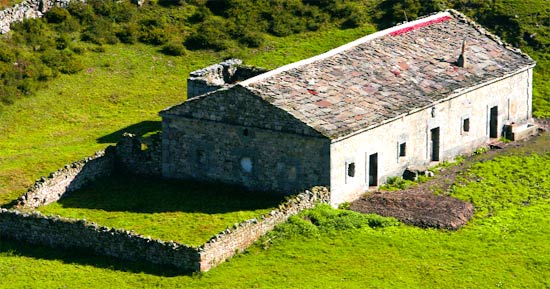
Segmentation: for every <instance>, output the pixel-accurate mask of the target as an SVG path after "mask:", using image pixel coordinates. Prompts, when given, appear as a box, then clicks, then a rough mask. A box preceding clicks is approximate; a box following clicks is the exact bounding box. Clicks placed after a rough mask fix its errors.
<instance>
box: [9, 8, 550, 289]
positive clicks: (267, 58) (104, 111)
mask: <svg viewBox="0 0 550 289" xmlns="http://www.w3.org/2000/svg"><path fill="white" fill-rule="evenodd" d="M105 2H108V1H105ZM204 2H206V1H199V0H197V1H168V0H167V1H158V3H159V4H162V5H157V4H155V3H156V2H151V4H150V5H152V7H149V8H147V9H150V10H147V9H146V13H144V14H139V15H137V14H136V15H137V16H136V17H137V18H136V19H135V20H136V21H137V22H136V23H138V24H139V25H150V26H155V27H156V26H159V27H162V30H155V29H151V31H157V34H155V35H151V34H147V35H140V34H139V33H138V34H136V35H135V36H136V39H135V41H134V42H132V41H127V42H128V43H124V42H123V41H122V40H121V39H126V38H125V37H128V36H129V35H127V34H123V33H122V34H121V31H125V30H123V29H122V28H124V29H129V30H128V31H133V30H132V28H131V27H132V25H129V24H131V23H126V24H125V23H120V22H117V23H118V24H117V25H114V26H112V27H117V28H120V29H121V30H118V31H109V30H107V31H105V30H101V28H105V23H106V22H105V21H107V22H108V21H111V22H112V21H115V22H116V20H115V18H110V19H103V20H102V21H89V23H87V24H85V22H82V21H81V20H79V23H78V30H74V31H72V32H70V33H69V34H68V35H66V36H67V37H68V38H67V39H65V40H69V41H68V42H67V43H68V46H66V47H64V48H63V45H61V46H60V48H61V49H57V44H56V43H45V44H44V43H35V42H32V41H30V42H29V43H27V40H32V39H33V38H32V37H27V36H33V35H35V34H36V33H38V34H40V31H42V30H34V28H33V27H35V25H36V24H33V25H27V26H25V25H22V26H21V28H20V31H21V33H20V34H19V36H13V37H15V39H19V40H21V39H26V40H25V41H23V40H21V41H11V40H9V39H7V40H6V39H4V40H3V41H5V42H2V43H3V44H2V45H8V46H9V48H5V47H4V48H5V49H4V48H3V49H1V50H0V59H2V57H3V56H2V52H5V51H19V52H17V53H14V54H13V55H11V56H10V55H7V56H5V57H7V58H6V59H7V60H9V61H12V60H13V59H12V58H11V57H15V58H20V59H24V60H27V61H29V62H30V63H33V64H32V65H31V64H29V66H28V67H31V68H33V69H34V70H33V69H30V68H29V70H28V71H27V72H33V73H32V74H31V75H30V76H28V77H26V78H25V77H23V75H26V74H13V73H12V72H13V71H12V70H11V69H12V67H11V66H4V67H8V68H9V69H8V68H7V70H5V71H4V70H1V69H0V75H2V80H3V81H5V80H6V79H11V78H5V77H6V76H7V75H11V74H10V73H12V74H13V76H14V77H15V78H14V79H15V80H16V81H15V80H14V81H15V82H13V83H15V85H14V86H13V87H12V88H13V89H18V91H19V94H17V93H15V94H6V95H8V96H12V95H15V96H17V97H15V98H14V99H12V100H13V101H11V104H2V105H0V205H1V204H5V203H8V202H10V201H11V200H13V199H14V198H16V197H18V196H19V195H21V194H22V193H23V192H24V191H25V189H26V188H27V187H28V186H29V185H31V184H32V182H33V181H34V180H35V179H36V178H38V177H40V176H42V175H47V174H48V173H49V172H51V171H53V170H56V169H57V168H59V167H61V166H63V165H64V164H66V163H69V162H72V161H74V160H77V159H80V158H82V157H84V156H87V155H90V154H92V153H93V152H94V151H96V150H99V149H102V148H104V147H105V146H106V145H107V144H108V143H112V142H115V141H116V139H117V138H118V136H119V135H120V134H121V133H122V132H123V131H125V130H130V131H132V130H134V131H136V132H138V133H144V132H146V131H148V130H155V129H158V127H159V125H158V122H159V118H158V116H157V112H158V111H159V110H161V109H163V108H165V107H167V106H169V105H173V104H175V103H178V102H180V101H182V100H184V98H185V91H186V83H185V78H186V77H187V75H188V73H189V72H190V71H192V70H194V69H197V68H201V67H204V66H206V65H209V64H212V63H215V62H218V61H220V60H222V59H224V58H226V57H230V56H237V57H241V58H243V59H245V62H246V63H248V64H253V65H259V66H264V67H267V68H274V67H277V66H280V65H282V64H286V63H289V62H293V61H296V60H299V59H302V58H305V57H308V56H312V55H315V54H318V53H320V52H323V51H326V50H328V49H330V48H333V47H335V46H338V45H340V44H344V43H346V42H349V41H351V40H353V39H356V38H358V37H359V36H362V35H365V34H368V33H370V32H372V31H374V29H375V28H374V27H380V28H381V27H384V26H387V25H390V24H391V22H395V21H401V20H403V19H402V18H401V17H404V13H402V12H403V10H405V11H407V13H406V14H407V16H408V18H409V19H411V18H414V17H415V15H421V14H423V13H425V12H429V11H431V10H433V9H436V8H438V7H440V6H445V5H447V6H452V7H455V8H457V9H459V10H461V11H464V12H465V13H467V14H469V15H471V16H473V17H475V18H476V19H478V20H479V21H480V22H482V23H483V24H485V25H487V26H489V27H490V28H491V29H493V30H494V31H496V32H497V33H498V34H500V35H502V36H503V37H504V38H505V39H507V40H508V41H510V42H512V43H516V44H517V45H519V46H520V47H522V49H524V50H525V51H527V52H529V53H530V54H531V55H532V56H533V57H534V58H535V59H536V60H537V61H538V63H539V64H538V66H537V68H536V71H535V98H534V104H535V107H534V108H535V111H536V114H537V115H539V116H549V115H550V74H549V72H548V67H549V66H548V64H549V62H550V56H549V53H550V52H549V50H548V47H549V46H548V43H549V39H550V37H549V29H548V27H549V26H550V23H549V22H548V21H549V20H548V19H549V18H548V15H549V13H548V9H549V7H548V5H546V4H547V1H546V0H530V1H518V0H497V1H481V0H479V1H424V0H422V1H420V0H419V1H414V0H404V1H401V0H400V1H397V0H395V1H343V0H342V1H305V0H304V1H269V3H271V4H273V5H275V6H273V7H271V6H269V9H270V10H269V9H268V10H265V9H264V8H265V7H264V8H262V9H264V10H265V11H268V12H269V13H267V14H266V13H265V11H264V10H262V9H261V7H256V6H254V5H260V6H261V5H267V4H266V3H267V2H266V1H244V0H243V1H219V2H216V1H213V2H210V4H208V5H209V6H208V5H205V3H204ZM297 2H300V3H301V4H300V3H297ZM212 3H236V4H235V5H234V6H231V5H227V6H223V7H219V6H216V5H214V6H213V5H212ZM285 3H286V4H285ZM292 3H294V4H292ZM304 3H312V4H315V5H309V6H312V7H309V8H307V9H305V10H303V9H302V7H303V5H305V4H304ZM323 3H324V4H334V3H336V4H338V5H336V4H335V5H336V6H338V7H333V8H330V9H326V7H319V6H318V5H319V4H323ZM339 3H340V4H342V3H347V4H345V5H343V4H342V5H340V4H339ZM350 3H352V4H350ZM365 3H367V4H365ZM491 3H495V4H494V5H491ZM420 4H422V5H420ZM154 5H156V6H154ZM239 5H240V6H239ZM285 5H286V6H285ZM361 5H365V6H361ZM313 6H315V7H317V8H315V7H313ZM348 6H349V7H352V6H356V8H349V7H348ZM235 7H237V8H238V7H240V8H239V9H237V8H235ZM255 7H256V8H255ZM327 7H328V6H327ZM346 7H348V8H346ZM283 8H284V9H283ZM382 8H383V9H382ZM155 9H158V10H155ZM292 9H294V10H292ZM354 9H355V10H362V11H363V12H361V13H359V14H357V13H355V12H354V13H350V12H349V11H352V12H353V11H355V10H354ZM329 10H330V11H329ZM147 11H149V12H147ZM262 11H263V12H262ZM285 11H286V12H285ZM288 11H295V12H296V13H291V14H292V15H290V16H292V17H290V16H289V15H288ZM299 11H305V12H303V13H301V12H300V13H299ZM331 11H332V12H331ZM336 11H341V12H339V13H342V14H339V13H336ZM346 11H347V12H346ZM276 12H277V13H276ZM136 13H137V12H136ZM140 13H141V12H140ZM155 13H157V14H155ZM246 13H251V15H261V17H263V18H254V17H244V16H240V15H247V14H246ZM262 13H263V14H262ZM346 13H347V14H346ZM83 15H85V14H83ZM163 15H164V16H165V17H160V16H163ZM166 15H168V16H166ZM354 15H362V17H359V19H355V20H354V17H352V16H354ZM388 15H390V16H391V17H389V16H388ZM402 15H403V16H402ZM516 15H517V17H516ZM141 17H143V18H141ZM155 18H159V19H162V21H160V22H155V21H153V22H147V21H142V20H151V21H152V20H154V19H155ZM291 18H292V19H294V20H293V21H290V22H289V23H291V24H292V23H294V24H292V25H290V24H288V25H287V23H286V22H284V21H283V22H281V21H279V20H280V19H291ZM83 19H84V18H83ZM181 19H184V21H179V20H181ZM205 19H207V20H208V21H207V22H206V23H207V24H203V20H205ZM247 19H256V20H257V22H252V23H243V22H239V21H246V20H247ZM266 19H267V20H266ZM277 19H279V20H277ZM308 19H316V20H315V21H313V22H311V20H309V23H308ZM35 21H41V20H35ZM55 21H57V20H55ZM55 21H54V20H51V21H50V22H48V21H44V22H43V23H42V24H38V25H37V26H39V27H40V29H45V30H44V31H45V32H44V33H46V34H47V35H50V36H51V37H49V39H54V40H55V39H57V38H60V37H59V36H62V35H65V34H63V33H61V32H60V31H61V30H59V29H61V28H63V27H60V26H63V25H60V23H55ZM139 21H142V22H139ZM226 21H228V22H226ZM317 21H318V22H317ZM172 22H177V23H180V24H178V25H176V26H172V25H171V23H172ZM271 23H277V25H275V24H271ZM316 23H317V24H318V25H316ZM73 24H74V23H73ZM236 24H242V25H240V26H239V25H236ZM255 24H257V25H255ZM102 25H103V26H102ZM241 26H243V27H250V26H257V27H254V29H250V31H249V32H250V33H252V34H253V35H259V36H260V37H259V39H261V41H260V43H253V42H251V38H250V36H251V35H247V34H246V33H244V31H239V30H238V29H235V28H236V27H241ZM353 26H357V27H356V28H349V27H353ZM224 27H226V28H224ZM35 28H36V27H35ZM73 28H74V27H73ZM134 28H135V29H137V30H136V31H138V32H139V31H140V30H139V26H138V27H134ZM157 28H158V27H157ZM341 28H346V29H341ZM75 29H76V28H75ZM198 29H202V30H204V29H210V30H209V34H207V35H209V36H210V38H208V39H203V40H204V42H201V43H203V44H204V45H205V46H204V47H210V48H211V49H207V50H205V49H198V47H197V46H193V42H191V43H186V39H187V37H188V36H192V35H193V33H194V32H195V31H198ZM224 29H231V31H225V30H224ZM145 31H148V30H145ZM86 32H87V33H88V38H86V37H84V38H82V34H85V33H86ZM92 32H93V33H94V34H92ZM117 32H118V35H117ZM210 32H211V33H210ZM225 32H230V33H234V34H232V35H234V37H231V38H230V39H228V38H227V36H226V35H225V34H223V33H225ZM15 33H19V32H18V31H17V29H16V31H14V34H15ZM33 33H35V34H33ZM136 33H137V32H136ZM163 33H164V34H168V35H169V36H170V37H169V39H164V40H162V38H161V39H160V40H162V41H164V42H163V43H160V44H158V45H154V44H150V43H148V41H149V42H150V41H155V40H154V39H155V37H157V36H159V34H160V35H162V34H163ZM220 33H221V34H220ZM534 33H536V34H535V35H534V36H532V35H533V34H534ZM96 34H97V35H103V36H102V37H98V38H94V37H91V36H93V35H96ZM97 35H96V36H97ZM113 35H114V36H115V37H116V38H112V36H113ZM220 35H222V36H223V37H222V38H221V40H223V41H221V42H217V41H213V42H212V43H210V41H212V40H217V39H218V36H220ZM146 36H147V37H146ZM195 36H196V35H195ZM17 37H19V38H17ZM119 37H120V38H119ZM140 37H143V39H145V40H147V41H141V40H139V38H140ZM12 39H13V38H12ZM252 39H256V38H254V37H253V38H252ZM127 40H128V39H127ZM130 40H131V38H130ZM195 40H197V39H196V38H195ZM199 40H200V39H199ZM207 40H208V41H207ZM10 41H11V42H10ZM60 41H61V42H62V41H63V40H60ZM162 41H161V42H162ZM111 43H112V44H111ZM61 44H63V43H61ZM186 44H187V46H186ZM194 44H196V42H195V43H194ZM43 45H44V46H48V47H49V48H50V49H44V50H41V48H40V47H42V46H43ZM49 45H52V46H51V47H50V46H49ZM170 46H172V47H171V48H170ZM255 46H258V47H255ZM166 47H168V48H170V49H168V50H165V49H166ZM243 47H244V48H243ZM51 49H53V50H51ZM54 50H55V53H54V52H52V51H54ZM48 51H49V53H51V54H48V53H46V52H48ZM63 51H65V52H63ZM167 51H168V53H167ZM180 52H181V54H182V55H180V56H172V55H170V54H179V53H180ZM52 55H54V56H59V57H61V58H60V59H61V60H66V59H67V58H64V57H71V58H70V59H72V60H74V61H76V62H75V63H74V64H77V68H78V69H76V70H65V72H63V71H61V70H62V69H63V67H62V66H59V65H58V62H56V61H53V60H55V59H58V58H51V57H50V56H52ZM58 60H59V59H58ZM9 61H8V62H5V61H4V62H2V60H0V62H2V63H11V64H13V62H9ZM56 63H57V64H56ZM33 65H34V66H33ZM10 71H11V72H10ZM14 71H15V72H19V70H14ZM34 72H39V73H42V74H43V75H45V78H44V77H43V78H41V80H39V79H38V78H37V79H33V78H32V77H34V76H35V75H37V74H36V73H34ZM2 73H4V74H2ZM38 75H40V74H38ZM18 77H19V78H18ZM9 83H10V85H11V83H12V82H9ZM31 84H32V85H31ZM5 87H7V85H6V82H4V86H1V87H0V88H5ZM0 90H1V89H0ZM12 92H13V91H12ZM27 92H28V94H26V93H27ZM0 96H2V91H0ZM7 103H9V101H8V102H7ZM545 145H548V144H547V143H546V144H545ZM548 163H550V159H548V154H544V155H541V156H529V157H525V156H519V157H506V158H503V159H501V160H497V161H494V162H488V163H486V164H485V163H484V164H480V166H479V167H476V168H474V169H473V170H472V171H471V173H472V174H476V175H479V181H477V182H472V183H469V184H467V185H465V186H464V187H461V188H457V189H456V191H455V192H454V193H455V195H456V196H458V197H461V198H463V199H467V200H471V201H473V202H474V204H476V206H478V207H481V208H482V210H481V211H479V212H478V214H477V215H476V219H475V220H474V221H473V222H472V223H471V224H470V225H468V226H467V227H466V228H465V229H463V230H461V231H459V232H454V233H452V232H444V231H437V230H423V229H418V228H412V227H407V226H388V227H384V228H376V229H372V228H370V226H363V225H361V224H362V223H361V222H362V221H361V220H356V221H353V222H352V225H350V226H344V227H340V228H334V226H333V225H331V224H330V223H331V222H328V223H329V224H328V225H327V224H324V225H319V226H314V227H312V226H313V225H311V224H307V223H305V224H304V223H303V222H301V221H300V219H299V218H295V219H294V220H293V221H292V222H290V223H289V224H287V225H284V226H282V227H281V228H280V229H279V230H278V231H277V232H275V233H274V234H273V235H271V236H270V237H268V238H266V239H265V240H264V241H263V242H262V243H260V244H258V245H257V246H255V247H253V248H251V249H250V250H249V252H248V253H246V254H243V255H241V256H239V257H237V258H234V259H233V260H231V261H230V262H228V263H225V264H223V265H221V266H220V267H218V268H216V269H214V270H213V271H212V272H209V273H206V274H198V275H194V276H176V277H174V276H171V274H174V272H171V271H170V270H168V271H164V269H162V270H161V269H158V268H151V267H148V266H145V265H142V264H127V263H121V262H116V261H113V260H106V259H104V258H100V257H95V256H88V255H86V254H81V253H78V252H61V251H55V250H49V249H48V250H45V249H43V248H40V247H34V246H27V245H22V244H17V243H15V242H10V241H6V240H0V278H1V279H2V282H1V283H0V287H6V288H17V287H29V286H31V285H29V284H32V287H34V288H40V287H43V288H58V287H70V288H75V287H76V288H80V287H88V288H91V287H105V288H136V287H147V288H150V287H166V288H178V287H181V288H204V287H212V288H227V287H232V288H239V287H241V288H251V287H252V288H254V287H256V288H315V287H323V288H365V287H369V286H370V287H417V288H425V287H532V288H544V287H549V286H550V284H549V283H548V280H550V276H549V275H548V272H550V260H549V256H548V254H547V253H544V252H550V248H548V242H547V239H548V235H549V233H550V232H549V228H550V227H549V225H548V224H549V223H550V222H549V221H550V219H549V217H548V214H547V212H548V209H550V207H549V206H550V201H549V200H548V192H549V191H550V188H549V187H548V184H547V178H545V175H544V172H547V171H548V170H549V168H548V167H547V164H548ZM510 172H514V173H513V174H512V173H510ZM533 172H534V174H533ZM503 180H506V181H503ZM518 184H520V185H523V187H519V188H518ZM487 192H489V193H487ZM511 193H513V194H511ZM516 194H517V195H518V197H517V198H516ZM499 196H502V197H499ZM310 214H312V213H310ZM313 214H318V215H321V217H322V216H325V215H328V216H325V217H323V218H325V219H326V218H328V219H329V220H331V219H332V220H335V221H333V222H332V223H344V224H345V223H348V222H350V221H349V219H348V217H346V216H331V214H334V212H333V211H331V210H327V209H326V208H320V209H319V210H315V211H314V213H313ZM351 218H352V217H351ZM325 223H326V222H325ZM353 224H355V225H353ZM356 226H361V228H355V227H356ZM297 233H298V234H297ZM301 233H303V234H301ZM264 247H269V250H264V249H263V248H264ZM167 275H168V276H167ZM228 284H229V285H228Z"/></svg>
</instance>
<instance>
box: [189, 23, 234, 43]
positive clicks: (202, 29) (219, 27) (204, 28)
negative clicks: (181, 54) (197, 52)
mask: <svg viewBox="0 0 550 289" xmlns="http://www.w3.org/2000/svg"><path fill="white" fill-rule="evenodd" d="M226 27H227V23H225V21H224V20H223V19H221V18H219V17H210V18H208V19H207V20H206V21H204V22H203V23H202V24H201V25H199V27H198V28H197V29H196V30H195V31H194V32H193V33H192V34H191V35H190V36H189V37H187V39H186V40H185V46H186V47H187V48H188V49H214V50H217V51H219V50H224V49H227V48H229V47H230V46H231V43H230V39H229V35H228V33H227V30H225V29H226Z"/></svg>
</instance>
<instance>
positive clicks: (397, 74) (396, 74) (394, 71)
mask: <svg viewBox="0 0 550 289" xmlns="http://www.w3.org/2000/svg"><path fill="white" fill-rule="evenodd" d="M391 73H393V75H395V76H399V75H401V72H399V70H397V69H394V70H392V71H391Z"/></svg>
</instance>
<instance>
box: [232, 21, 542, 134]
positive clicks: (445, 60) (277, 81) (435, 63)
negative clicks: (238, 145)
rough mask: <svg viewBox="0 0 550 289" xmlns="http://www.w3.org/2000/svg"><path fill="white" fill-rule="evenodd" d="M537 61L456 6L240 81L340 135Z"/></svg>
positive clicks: (304, 119) (319, 128) (312, 123)
mask: <svg viewBox="0 0 550 289" xmlns="http://www.w3.org/2000/svg"><path fill="white" fill-rule="evenodd" d="M464 40H465V41H466V45H467V47H466V53H465V54H466V59H467V66H466V67H465V68H462V67H458V66H457V65H456V61H457V59H458V57H459V55H460V53H461V48H462V43H463V41H464ZM533 65H534V61H533V60H532V59H531V58H529V57H528V56H526V55H525V54H522V53H521V52H519V51H518V50H516V49H513V48H510V47H509V46H506V45H505V44H503V43H502V42H501V41H500V40H499V39H498V38H497V37H495V36H493V35H491V34H489V33H487V32H486V31H485V30H484V29H483V28H481V27H479V26H478V25H476V24H475V23H472V22H471V21H470V20H468V19H466V18H465V17H464V16H463V15H462V14H460V13H457V12H454V11H449V12H442V13H439V14H436V15H432V16H430V17H427V18H424V19H421V20H417V21H414V22H410V23H407V24H403V25H401V26H397V27H394V28H391V29H388V30H385V31H381V32H378V33H375V34H374V35H371V36H367V37H364V38H362V39H359V40H357V41H354V42H352V43H350V44H348V45H345V46H343V47H340V48H337V49H335V50H333V51H329V52H327V53H325V54H323V55H320V56H318V57H314V58H312V59H307V60H304V61H301V62H298V63H295V64H290V65H287V66H283V67H281V68H279V69H276V70H274V71H270V72H267V73H265V74H262V75H259V76H256V77H253V78H251V79H249V80H246V81H243V82H241V84H239V85H242V86H243V87H245V88H247V89H249V90H250V91H251V92H253V93H255V94H257V95H259V96H260V97H262V98H263V99H264V100H266V101H268V102H270V103H271V104H273V105H275V106H277V107H279V108H281V109H283V110H285V111H287V112H288V113H290V114H291V115H293V116H294V117H295V118H297V119H299V120H300V121H302V122H304V123H305V124H307V125H308V126H310V127H312V128H313V129H315V130H317V131H319V132H320V133H322V134H323V135H325V136H327V137H329V138H331V139H334V138H338V137H341V136H345V135H347V134H350V133H353V132H356V131H359V130H361V129H365V128H368V127H370V126H373V125H376V124H379V123H380V122H383V121H387V120H390V119H392V118H395V117H398V116H400V115H403V114H406V113H409V112H411V111H414V110H415V109H420V108H423V107H426V106H429V105H431V104H433V103H434V102H437V101H438V100H442V99H444V98H447V97H449V96H450V95H451V94H453V93H455V92H459V91H460V90H464V89H468V88H470V87H473V86H476V85H478V84H482V83H486V82H489V81H492V80H496V79H498V78H501V77H503V76H506V75H510V74H512V73H515V72H518V71H520V70H523V69H526V68H527V67H531V66H533Z"/></svg>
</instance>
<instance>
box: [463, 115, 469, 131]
mask: <svg viewBox="0 0 550 289" xmlns="http://www.w3.org/2000/svg"><path fill="white" fill-rule="evenodd" d="M462 131H463V132H469V131H470V119H469V118H465V119H463V120H462Z"/></svg>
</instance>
